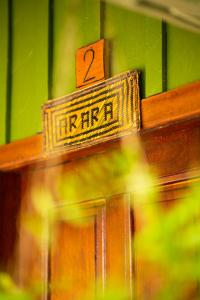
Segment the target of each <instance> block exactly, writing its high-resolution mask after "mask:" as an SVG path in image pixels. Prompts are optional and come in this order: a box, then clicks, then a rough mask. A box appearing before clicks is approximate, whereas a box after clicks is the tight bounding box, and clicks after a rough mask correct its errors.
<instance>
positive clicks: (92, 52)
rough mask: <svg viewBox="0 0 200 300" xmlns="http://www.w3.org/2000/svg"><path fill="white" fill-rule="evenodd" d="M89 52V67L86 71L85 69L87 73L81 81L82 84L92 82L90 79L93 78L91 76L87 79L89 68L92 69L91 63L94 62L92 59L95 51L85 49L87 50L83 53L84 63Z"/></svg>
mask: <svg viewBox="0 0 200 300" xmlns="http://www.w3.org/2000/svg"><path fill="white" fill-rule="evenodd" d="M89 52H90V53H91V54H92V55H91V61H90V64H89V67H88V69H87V72H86V74H85V77H84V79H83V82H87V81H90V80H92V79H94V78H95V76H93V77H88V74H89V71H90V69H91V67H92V64H93V61H94V57H95V51H94V50H93V49H92V48H90V49H87V50H86V51H85V53H84V61H85V60H86V56H88V55H89Z"/></svg>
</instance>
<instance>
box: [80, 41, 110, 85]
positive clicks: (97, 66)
mask: <svg viewBox="0 0 200 300" xmlns="http://www.w3.org/2000/svg"><path fill="white" fill-rule="evenodd" d="M104 48H105V42H104V40H99V41H97V42H96V43H93V44H90V45H88V46H85V47H82V48H79V49H78V50H77V51H76V87H77V88H81V87H84V86H88V85H91V84H92V83H96V82H98V81H101V80H103V79H105V66H104V63H105V61H104V56H105V54H104Z"/></svg>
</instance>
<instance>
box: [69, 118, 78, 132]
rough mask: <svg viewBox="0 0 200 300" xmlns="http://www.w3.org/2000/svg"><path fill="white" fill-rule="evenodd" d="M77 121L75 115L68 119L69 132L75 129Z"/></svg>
mask: <svg viewBox="0 0 200 300" xmlns="http://www.w3.org/2000/svg"><path fill="white" fill-rule="evenodd" d="M76 120H77V115H73V116H70V117H69V131H70V132H71V131H72V128H75V129H76V125H75V122H76Z"/></svg>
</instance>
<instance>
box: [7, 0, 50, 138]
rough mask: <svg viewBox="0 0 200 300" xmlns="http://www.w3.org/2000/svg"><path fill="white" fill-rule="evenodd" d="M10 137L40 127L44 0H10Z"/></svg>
mask: <svg viewBox="0 0 200 300" xmlns="http://www.w3.org/2000/svg"><path fill="white" fill-rule="evenodd" d="M12 16H13V28H12V37H13V40H12V46H13V47H12V97H11V140H16V139H21V138H23V137H27V136H29V135H33V134H36V132H38V131H40V130H41V128H42V127H41V105H42V104H43V103H44V102H45V101H46V100H47V99H48V0H42V1H41V0H28V1H27V0H13V12H12Z"/></svg>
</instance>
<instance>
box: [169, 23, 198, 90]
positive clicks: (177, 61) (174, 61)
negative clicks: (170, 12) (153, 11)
mask: <svg viewBox="0 0 200 300" xmlns="http://www.w3.org/2000/svg"><path fill="white" fill-rule="evenodd" d="M167 37H168V41H167V73H168V79H167V81H168V89H174V88H176V87H178V86H181V85H184V84H187V83H189V82H192V81H195V80H199V79H200V35H199V34H197V33H192V32H189V31H186V30H183V29H180V28H178V27H174V26H172V25H167Z"/></svg>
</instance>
